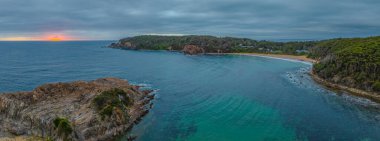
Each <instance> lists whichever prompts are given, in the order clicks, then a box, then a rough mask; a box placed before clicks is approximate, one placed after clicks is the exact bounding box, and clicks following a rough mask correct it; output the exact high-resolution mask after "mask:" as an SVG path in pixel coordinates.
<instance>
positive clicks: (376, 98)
mask: <svg viewBox="0 0 380 141" xmlns="http://www.w3.org/2000/svg"><path fill="white" fill-rule="evenodd" d="M309 75H310V76H311V78H312V79H313V80H314V81H315V82H317V83H318V84H320V85H322V86H325V87H327V88H330V89H338V90H341V91H344V92H347V93H348V94H350V95H353V96H358V97H361V98H366V99H369V100H371V101H373V102H376V103H380V95H379V94H377V93H376V92H369V91H364V90H360V89H357V88H352V87H347V86H344V85H340V84H336V83H332V82H329V81H327V80H325V79H323V78H321V77H319V76H318V75H316V74H315V73H313V72H312V71H310V73H309Z"/></svg>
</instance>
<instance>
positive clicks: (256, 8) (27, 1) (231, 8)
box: [0, 0, 380, 40]
mask: <svg viewBox="0 0 380 141" xmlns="http://www.w3.org/2000/svg"><path fill="white" fill-rule="evenodd" d="M379 7H380V1H379V0H360V1H358V0H334V1H331V0H318V1H316V0H1V1H0V33H1V34H0V38H9V37H30V38H37V37H39V36H41V35H44V34H64V35H67V36H71V37H72V38H76V39H94V40H102V39H114V40H116V39H119V38H122V37H126V36H134V35H142V34H169V35H170V34H172V35H187V34H202V35H205V34H207V35H214V36H237V37H248V38H253V39H267V40H274V39H325V38H336V37H362V36H374V35H380V16H379V13H380V8H379Z"/></svg>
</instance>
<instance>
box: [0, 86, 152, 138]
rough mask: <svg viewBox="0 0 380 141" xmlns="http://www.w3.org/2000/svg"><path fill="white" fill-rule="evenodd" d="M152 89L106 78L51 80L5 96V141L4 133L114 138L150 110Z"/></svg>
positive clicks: (0, 98)
mask: <svg viewBox="0 0 380 141" xmlns="http://www.w3.org/2000/svg"><path fill="white" fill-rule="evenodd" d="M151 92H152V91H150V90H140V89H139V87H138V86H133V85H130V84H129V83H128V82H127V81H125V80H121V79H118V78H102V79H97V80H94V81H75V82H71V83H54V84H45V85H42V86H39V87H37V88H35V89H34V90H33V91H30V92H16V93H8V94H1V95H0V140H1V136H3V137H4V138H9V137H10V136H9V135H12V136H13V137H16V136H27V137H28V136H34V137H42V138H46V139H47V138H49V139H53V140H74V141H77V140H78V141H82V140H90V141H91V140H112V139H113V138H115V137H116V136H118V135H120V134H122V133H124V132H125V131H126V130H127V129H130V128H131V127H132V126H133V124H134V123H137V121H138V120H140V118H141V117H142V116H143V115H145V114H146V113H147V112H148V110H149V108H150V107H151V103H150V100H152V99H153V97H154V95H152V94H150V93H151ZM112 96H113V98H114V99H112V100H113V101H111V103H115V101H116V103H119V106H118V107H116V106H115V107H110V106H107V105H106V104H107V101H110V100H109V98H112ZM126 99H128V101H127V100H126ZM126 103H128V104H126ZM102 106H104V107H102Z"/></svg>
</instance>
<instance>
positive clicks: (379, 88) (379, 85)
mask: <svg viewBox="0 0 380 141" xmlns="http://www.w3.org/2000/svg"><path fill="white" fill-rule="evenodd" d="M372 88H373V90H375V91H378V92H380V81H376V82H375V83H373V85H372Z"/></svg>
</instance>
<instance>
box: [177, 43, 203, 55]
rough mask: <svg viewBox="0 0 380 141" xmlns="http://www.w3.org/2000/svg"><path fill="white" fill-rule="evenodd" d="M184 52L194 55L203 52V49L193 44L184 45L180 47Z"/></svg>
mask: <svg viewBox="0 0 380 141" xmlns="http://www.w3.org/2000/svg"><path fill="white" fill-rule="evenodd" d="M182 52H183V53H184V54H188V55H195V54H202V53H205V50H204V49H203V48H201V47H198V46H195V45H185V46H184V47H183V49H182Z"/></svg>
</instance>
